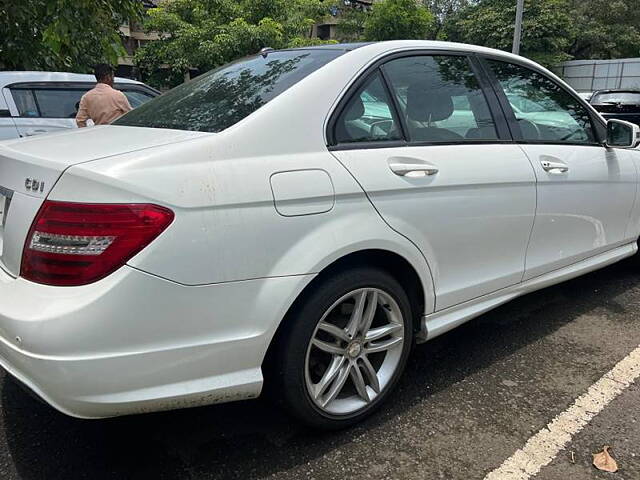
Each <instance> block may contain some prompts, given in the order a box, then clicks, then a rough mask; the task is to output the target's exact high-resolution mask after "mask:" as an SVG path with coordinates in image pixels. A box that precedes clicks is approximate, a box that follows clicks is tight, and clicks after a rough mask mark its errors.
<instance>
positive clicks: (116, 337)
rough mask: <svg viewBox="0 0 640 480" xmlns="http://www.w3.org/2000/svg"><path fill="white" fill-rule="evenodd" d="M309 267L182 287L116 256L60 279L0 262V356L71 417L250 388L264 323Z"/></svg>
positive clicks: (234, 394) (270, 329)
mask: <svg viewBox="0 0 640 480" xmlns="http://www.w3.org/2000/svg"><path fill="white" fill-rule="evenodd" d="M310 277H311V276H295V277H283V278H271V279H259V280H248V281H242V282H230V283H224V284H217V285H206V286H196V287H187V286H183V285H179V284H176V283H173V282H170V281H167V280H164V279H160V278H158V277H155V276H152V275H148V274H146V273H143V272H140V271H138V270H135V269H133V268H130V267H123V268H122V269H120V270H119V271H117V272H116V273H114V274H113V275H111V276H109V277H107V278H106V279H104V280H101V281H100V282H96V283H94V284H91V285H87V286H83V287H67V288H62V287H47V286H43V285H38V284H34V283H31V282H28V281H25V280H23V279H20V278H18V279H14V278H11V277H9V276H8V275H6V274H5V273H4V272H1V271H0V365H2V367H4V368H5V369H6V370H7V371H8V372H9V373H11V374H12V375H13V376H15V377H16V378H17V379H18V380H20V381H21V382H22V383H24V384H25V385H26V386H27V387H28V388H30V389H31V390H33V391H34V392H35V393H36V394H37V395H38V396H40V397H41V398H42V399H43V400H45V401H46V402H47V403H49V404H50V405H52V406H53V407H55V408H56V409H58V410H60V411H61V412H63V413H66V414H68V415H71V416H75V417H81V418H103V417H110V416H118V415H127V414H135V413H142V412H150V411H158V410H168V409H175V408H184V407H191V406H198V405H206V404H212V403H221V402H228V401H233V400H240V399H246V398H254V397H256V396H258V395H259V394H260V390H261V387H262V373H261V364H262V360H263V358H264V354H265V352H266V350H267V348H268V345H269V342H270V340H271V338H272V336H273V333H274V332H275V330H276V328H277V326H278V324H279V322H280V319H281V318H282V317H283V315H284V313H285V312H286V309H287V308H288V306H289V305H290V303H291V302H292V301H293V299H295V297H296V296H297V294H298V293H299V292H300V291H301V290H302V288H304V285H305V284H306V283H307V282H308V281H309V280H310Z"/></svg>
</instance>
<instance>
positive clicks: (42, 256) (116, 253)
mask: <svg viewBox="0 0 640 480" xmlns="http://www.w3.org/2000/svg"><path fill="white" fill-rule="evenodd" d="M172 221H173V212H172V211H171V210H169V209H167V208H164V207H160V206H158V205H150V204H98V203H67V202H54V201H45V202H44V204H43V205H42V207H41V208H40V211H39V212H38V215H37V216H36V218H35V220H34V221H33V224H32V225H31V230H29V234H28V235H27V240H26V242H25V245H24V251H23V254H22V265H21V267H20V275H21V276H22V277H24V278H26V279H27V280H31V281H33V282H38V283H44V284H47V285H85V284H87V283H91V282H95V281H96V280H99V279H101V278H104V277H106V276H107V275H109V274H110V273H111V272H113V271H114V270H117V269H118V268H120V267H121V266H122V265H124V264H125V263H126V262H127V260H129V259H130V258H131V257H133V256H134V255H135V254H136V253H138V252H139V251H140V250H142V249H143V248H144V247H146V246H147V245H148V244H149V243H150V242H151V241H153V239H154V238H156V237H157V236H158V235H160V233H161V232H162V231H163V230H164V229H165V228H167V226H169V224H170V223H171V222H172Z"/></svg>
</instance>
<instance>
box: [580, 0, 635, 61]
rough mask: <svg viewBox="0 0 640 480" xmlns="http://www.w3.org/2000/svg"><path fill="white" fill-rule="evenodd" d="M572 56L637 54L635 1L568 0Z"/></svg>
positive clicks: (593, 56) (591, 56)
mask: <svg viewBox="0 0 640 480" xmlns="http://www.w3.org/2000/svg"><path fill="white" fill-rule="evenodd" d="M569 4H570V8H571V17H572V22H573V29H572V32H571V47H570V48H569V54H570V55H572V56H573V57H575V58H581V59H582V58H604V59H607V58H624V57H638V56H640V4H639V3H638V0H570V2H569Z"/></svg>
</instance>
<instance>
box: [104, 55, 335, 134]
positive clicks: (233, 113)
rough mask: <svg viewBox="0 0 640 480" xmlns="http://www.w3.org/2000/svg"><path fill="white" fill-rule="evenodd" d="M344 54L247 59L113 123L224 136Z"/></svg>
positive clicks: (182, 87) (201, 77)
mask: <svg viewBox="0 0 640 480" xmlns="http://www.w3.org/2000/svg"><path fill="white" fill-rule="evenodd" d="M343 53H344V51H343V50H323V49H317V50H311V49H310V50H304V49H301V50H288V51H286V50H285V51H279V52H271V53H269V54H267V55H256V56H253V57H248V58H244V59H241V60H239V61H237V62H234V63H230V64H228V65H225V66H223V67H220V68H218V69H216V70H212V71H210V72H208V73H206V74H204V75H202V76H200V77H198V78H196V79H195V80H193V81H191V82H187V83H185V84H183V85H180V86H179V87H176V88H174V89H173V90H171V91H169V92H167V93H165V94H164V95H162V96H160V97H157V98H155V99H153V100H152V101H150V102H148V103H145V104H144V105H141V106H140V107H139V108H136V109H135V110H132V111H131V112H129V113H127V114H126V115H124V116H122V117H120V118H119V119H118V120H116V121H115V122H114V123H113V124H114V125H130V126H135V127H152V128H173V129H178V130H198V131H203V132H220V131H222V130H224V129H226V128H228V127H230V126H231V125H234V124H235V123H237V122H239V121H240V120H242V119H243V118H245V117H246V116H248V115H250V114H251V113H253V112H255V111H256V110H258V109H259V108H260V107H262V106H263V105H265V104H266V103H267V102H269V101H270V100H272V99H273V98H275V97H277V96H278V95H280V94H281V93H282V92H284V91H285V90H287V89H288V88H290V87H291V86H292V85H295V84H296V83H298V82H299V81H300V80H302V79H303V78H305V77H306V76H307V75H309V74H311V73H312V72H314V71H315V70H317V69H319V68H321V67H322V66H324V65H326V64H327V63H329V62H330V61H331V60H334V59H335V58H337V57H339V56H340V55H342V54H343Z"/></svg>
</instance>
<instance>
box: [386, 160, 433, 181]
mask: <svg viewBox="0 0 640 480" xmlns="http://www.w3.org/2000/svg"><path fill="white" fill-rule="evenodd" d="M389 168H390V169H391V171H392V172H393V173H395V174H396V175H398V176H400V177H426V176H428V175H435V174H436V173H438V171H439V170H438V167H436V166H435V165H432V164H430V163H427V162H424V161H422V160H418V159H415V160H414V159H410V158H402V157H392V158H390V159H389Z"/></svg>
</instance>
